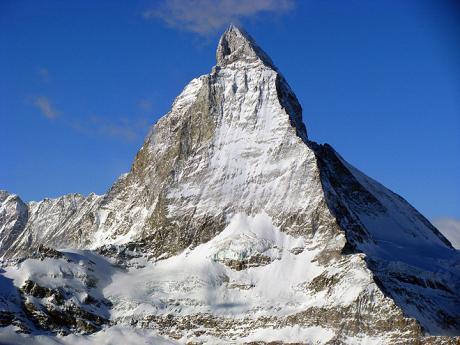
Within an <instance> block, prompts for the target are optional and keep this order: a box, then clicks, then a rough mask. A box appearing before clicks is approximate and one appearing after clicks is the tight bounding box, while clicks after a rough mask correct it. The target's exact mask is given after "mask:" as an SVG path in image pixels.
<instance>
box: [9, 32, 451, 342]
mask: <svg viewBox="0 0 460 345" xmlns="http://www.w3.org/2000/svg"><path fill="white" fill-rule="evenodd" d="M59 248H61V249H62V248H67V249H65V250H59ZM69 248H70V249H69ZM75 249H77V250H75ZM0 257H3V259H4V261H3V265H2V266H0V286H2V287H3V288H2V289H0V327H1V326H2V325H3V326H8V327H9V329H18V330H19V331H21V330H22V331H30V332H32V333H33V332H36V331H37V332H39V331H43V330H45V331H49V332H52V333H60V334H68V333H93V332H97V331H98V330H100V329H103V328H104V327H107V329H112V328H108V327H109V326H108V325H113V324H117V325H118V326H120V327H122V326H123V327H129V328H132V327H133V326H136V327H137V328H138V329H145V331H146V332H147V330H150V331H152V332H157V331H158V332H160V333H161V334H162V335H164V336H166V337H168V338H170V339H180V340H179V341H180V342H181V343H200V344H220V343H232V344H242V343H248V344H249V343H253V344H255V343H257V344H266V341H273V342H274V343H279V344H282V343H284V342H288V343H292V342H296V343H308V344H310V343H315V344H323V343H328V344H331V343H334V344H360V343H370V342H372V343H375V344H399V343H415V342H414V340H417V343H419V342H418V340H419V339H421V340H422V341H421V342H420V344H425V343H427V344H431V345H433V344H438V343H439V344H441V342H431V340H430V339H428V338H427V340H426V342H425V338H424V334H426V333H428V334H434V335H458V334H460V296H459V295H458V291H460V252H459V251H456V250H454V249H453V248H452V247H451V245H450V244H449V242H448V241H447V240H446V239H445V238H444V237H443V236H442V235H441V234H440V233H439V232H438V231H437V230H436V228H435V227H434V226H433V225H431V224H430V222H429V221H428V220H426V219H425V218H424V217H423V216H422V215H421V214H420V213H418V212H417V211H416V210H415V209H414V208H413V207H411V206H410V205H409V204H408V203H407V202H406V201H405V200H404V199H403V198H401V197H400V196H398V195H396V194H395V193H393V192H391V191H389V190H388V189H386V188H385V187H384V186H382V185H380V184H379V183H378V182H376V181H374V180H372V179H371V178H369V177H367V176H366V175H364V174H363V173H361V172H360V171H359V170H357V169H356V168H354V167H353V166H351V165H350V164H348V163H347V162H346V160H345V159H344V158H342V157H341V156H340V155H339V154H338V153H337V152H336V151H335V150H334V149H333V148H332V147H330V146H329V145H319V144H316V143H314V142H312V141H310V140H309V139H308V138H307V132H306V129H305V126H304V124H303V121H302V108H301V106H300V104H299V102H298V100H297V98H296V96H295V94H294V92H293V91H292V89H291V88H290V87H289V85H288V83H287V81H286V80H285V79H284V77H283V76H282V75H281V74H280V72H279V71H278V70H277V69H276V68H275V67H274V65H273V63H272V61H271V59H270V58H269V57H268V56H267V55H266V54H265V53H264V52H263V50H262V49H260V48H259V47H258V46H257V44H256V43H255V42H254V40H253V39H252V38H251V37H250V36H249V35H248V34H246V33H245V32H244V31H243V30H241V29H239V28H237V27H235V26H230V28H229V29H228V30H227V31H226V32H225V33H224V35H223V36H222V38H221V40H220V43H219V46H218V49H217V66H216V67H215V68H213V69H212V71H211V72H210V73H209V74H206V75H203V76H201V77H198V78H196V79H193V80H192V81H191V82H190V83H189V84H188V85H187V86H186V87H185V88H184V90H183V91H182V93H181V94H180V95H179V96H178V97H177V98H176V100H175V101H174V103H173V105H172V107H171V110H170V111H169V112H168V113H167V114H166V115H165V116H163V117H162V118H161V119H160V120H159V121H158V122H157V123H156V124H155V125H154V126H153V127H152V129H151V131H150V133H149V135H148V136H147V138H146V140H145V142H144V145H143V146H142V148H141V149H140V150H139V152H138V153H137V155H136V158H135V160H134V163H133V165H132V168H131V170H130V171H129V172H128V173H126V174H123V175H122V176H121V177H120V178H119V179H118V180H117V181H116V182H115V183H114V185H113V186H112V187H111V188H110V190H109V191H108V192H107V194H105V195H101V196H97V195H94V194H91V195H89V196H87V197H84V196H81V195H78V194H69V195H66V196H62V197H60V198H56V199H45V200H42V201H39V202H29V203H27V204H26V203H24V202H22V201H21V200H20V198H19V197H18V196H16V195H11V194H9V193H6V192H0ZM0 264H1V262H0ZM2 270H3V271H2ZM69 315H72V316H71V317H68V316H69ZM295 329H296V330H297V331H295V332H294V331H293V330H295ZM2 333H3V334H5V331H3V332H2V330H1V328H0V343H4V342H5V338H3V339H2ZM296 334H297V335H296ZM313 334H315V336H313ZM268 335H270V336H268ZM21 339H22V338H21ZM94 339H95V338H94ZM368 340H369V341H368ZM371 340H372V341H371ZM374 340H375V341H374ZM252 341H254V342H252ZM440 341H442V340H440ZM15 343H19V344H23V342H21V341H17V342H15ZM126 343H135V342H133V341H132V340H131V341H129V342H126ZM154 343H156V342H154Z"/></svg>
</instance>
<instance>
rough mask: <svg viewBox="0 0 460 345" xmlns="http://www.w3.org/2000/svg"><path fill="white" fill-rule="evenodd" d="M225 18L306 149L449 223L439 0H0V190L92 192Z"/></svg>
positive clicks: (458, 142) (452, 186) (449, 11)
mask: <svg viewBox="0 0 460 345" xmlns="http://www.w3.org/2000/svg"><path fill="white" fill-rule="evenodd" d="M189 4H192V5H189ZM231 21H233V22H237V23H240V24H241V25H242V26H243V27H244V28H245V29H246V30H247V31H248V32H249V33H250V34H251V35H252V36H254V38H255V39H256V40H257V42H258V43H259V44H260V45H261V46H262V47H263V48H264V50H266V51H267V53H268V54H269V55H270V56H271V57H272V59H273V61H274V62H275V64H276V65H277V66H278V67H279V69H280V70H281V72H282V73H283V74H284V75H285V77H286V78H287V80H288V81H289V83H290V84H291V86H292V88H293V89H294V91H295V92H296V94H297V96H298V98H299V99H300V101H301V103H302V106H303V109H304V121H305V123H306V125H307V129H308V132H309V136H310V139H312V140H315V141H317V142H320V143H324V142H327V143H330V144H331V145H333V146H334V148H335V149H336V150H337V151H339V152H340V153H341V154H342V156H344V157H345V158H346V159H347V160H348V161H349V162H350V163H352V164H354V165H355V166H356V167H358V168H359V169H361V170H362V171H364V172H365V173H366V174H368V175H370V176H371V177H373V178H375V179H377V180H378V181H380V182H381V183H383V184H384V185H386V186H387V187H389V188H390V189H392V190H393V191H395V192H397V193H398V194H400V195H402V196H403V197H404V198H406V199H407V200H408V201H409V202H410V203H412V204H413V205H414V206H415V207H416V208H417V209H419V210H420V211H422V213H424V214H425V215H426V216H428V217H430V218H435V217H441V216H449V217H457V218H460V10H459V8H458V6H456V5H455V2H454V1H452V2H449V1H435V0H433V1H423V0H417V1H415V0H414V1H409V0H407V1H387V0H385V1H293V0H279V1H274V0H253V1H250V2H242V1H237V0H226V1H220V0H219V1H215V2H211V1H206V0H195V1H193V2H185V1H178V0H172V1H116V2H114V1H104V0H100V1H85V0H82V1H47V0H43V1H34V0H30V1H25V0H16V1H11V0H4V1H1V2H0V45H1V49H0V75H1V78H0V116H1V127H0V135H1V137H2V145H1V146H0V154H1V163H0V164H1V166H0V188H1V189H6V190H8V191H10V192H14V193H17V194H19V195H20V196H21V197H22V198H23V199H24V200H27V201H28V200H38V199H42V198H44V197H56V196H59V195H62V194H65V193H71V192H78V193H83V194H88V193H90V192H91V191H94V192H96V193H104V192H105V191H106V190H107V188H109V187H110V185H111V184H112V183H113V181H114V180H115V179H116V177H117V176H119V175H120V174H121V173H123V172H125V171H127V170H129V168H130V165H131V163H132V161H133V158H134V156H135V154H136V152H137V150H138V149H139V148H140V146H141V145H142V142H143V138H144V136H145V135H146V133H147V131H148V128H149V126H150V125H151V124H153V123H154V122H155V121H156V120H157V119H158V118H159V117H160V116H162V115H163V114H164V113H166V112H167V111H168V109H169V107H170V105H171V103H172V101H173V99H174V97H175V96H177V95H178V94H179V92H180V91H181V90H182V88H183V87H184V86H185V85H186V83H187V82H188V81H189V80H191V79H192V78H194V77H196V76H199V75H201V74H205V73H208V72H209V71H210V70H211V67H212V66H213V65H214V63H215V57H214V54H215V48H216V45H217V41H218V37H219V35H220V33H222V31H223V30H224V29H225V27H226V25H228V23H229V22H231Z"/></svg>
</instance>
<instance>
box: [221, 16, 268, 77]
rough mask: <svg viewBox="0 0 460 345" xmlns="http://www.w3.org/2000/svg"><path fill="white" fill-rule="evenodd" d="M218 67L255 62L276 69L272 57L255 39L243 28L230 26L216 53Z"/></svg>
mask: <svg viewBox="0 0 460 345" xmlns="http://www.w3.org/2000/svg"><path fill="white" fill-rule="evenodd" d="M216 58H217V65H218V66H220V67H223V66H226V65H229V64H231V63H233V62H235V61H245V62H255V61H260V62H262V63H263V64H264V65H266V66H268V67H270V68H272V69H275V70H276V67H275V65H274V64H273V62H272V60H271V59H270V57H269V56H268V55H267V54H266V53H265V52H264V51H263V50H262V48H260V47H259V46H258V45H257V43H256V42H255V41H254V39H253V38H252V37H251V36H250V35H249V34H248V33H247V32H246V31H244V30H243V29H242V28H239V27H237V26H235V25H233V24H232V25H230V26H229V28H228V29H227V30H226V31H225V32H224V34H223V35H222V37H221V38H220V41H219V45H218V46H217V52H216Z"/></svg>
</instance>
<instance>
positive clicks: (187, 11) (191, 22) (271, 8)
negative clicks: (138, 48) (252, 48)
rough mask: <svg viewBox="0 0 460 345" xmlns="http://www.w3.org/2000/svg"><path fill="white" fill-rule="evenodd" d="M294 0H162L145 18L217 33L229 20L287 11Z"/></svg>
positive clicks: (189, 28)
mask: <svg viewBox="0 0 460 345" xmlns="http://www.w3.org/2000/svg"><path fill="white" fill-rule="evenodd" d="M294 2H295V1H294V0H189V1H184V0H163V1H162V2H161V3H160V4H159V5H158V6H157V7H155V8H153V9H149V10H147V11H145V12H144V13H143V15H144V18H147V19H150V18H159V19H161V20H163V21H164V22H165V23H166V24H168V25H169V26H171V27H175V28H179V29H182V30H186V31H192V32H195V33H198V34H200V35H208V34H211V33H214V32H216V31H218V30H220V29H222V28H223V27H225V26H226V25H228V24H230V23H232V22H233V23H237V22H238V21H239V20H240V19H242V18H247V17H252V16H256V15H258V14H260V13H264V12H265V13H266V12H273V13H276V14H280V13H285V12H287V11H290V10H292V9H293V8H294Z"/></svg>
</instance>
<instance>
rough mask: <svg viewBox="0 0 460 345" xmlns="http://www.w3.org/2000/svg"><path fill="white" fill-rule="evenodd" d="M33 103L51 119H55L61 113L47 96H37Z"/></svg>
mask: <svg viewBox="0 0 460 345" xmlns="http://www.w3.org/2000/svg"><path fill="white" fill-rule="evenodd" d="M33 105H34V106H35V107H37V108H38V109H39V110H40V112H41V113H42V115H43V116H44V117H46V118H47V119H49V120H53V119H55V118H56V117H58V115H59V112H58V111H57V110H56V109H55V108H54V107H53V106H52V105H51V102H50V100H49V99H48V98H47V97H44V96H37V97H35V98H34V100H33Z"/></svg>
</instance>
